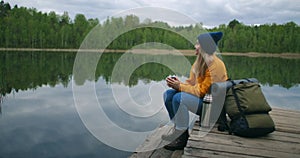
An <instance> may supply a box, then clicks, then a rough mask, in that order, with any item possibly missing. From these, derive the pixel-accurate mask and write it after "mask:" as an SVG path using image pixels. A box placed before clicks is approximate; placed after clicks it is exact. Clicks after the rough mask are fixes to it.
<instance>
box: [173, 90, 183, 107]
mask: <svg viewBox="0 0 300 158" xmlns="http://www.w3.org/2000/svg"><path fill="white" fill-rule="evenodd" d="M181 96H182V92H178V93H176V94H175V95H174V96H173V98H172V103H173V105H179V104H180V102H181Z"/></svg>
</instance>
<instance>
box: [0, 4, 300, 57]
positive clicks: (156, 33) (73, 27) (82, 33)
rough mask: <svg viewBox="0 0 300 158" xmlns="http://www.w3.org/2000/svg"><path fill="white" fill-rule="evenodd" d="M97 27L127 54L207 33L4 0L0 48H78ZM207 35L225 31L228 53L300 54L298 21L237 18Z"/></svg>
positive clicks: (185, 45)
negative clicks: (257, 22)
mask: <svg viewBox="0 0 300 158" xmlns="http://www.w3.org/2000/svg"><path fill="white" fill-rule="evenodd" d="M95 26H97V29H98V30H100V31H102V32H106V34H105V35H103V36H105V37H98V38H101V39H109V40H114V41H113V42H112V43H110V45H109V46H108V47H107V48H108V49H124V50H126V49H130V48H132V47H134V46H135V45H138V44H141V43H145V42H159V43H164V44H167V45H170V46H172V47H174V48H176V49H193V44H194V43H193V41H192V42H191V41H188V40H186V39H195V41H196V37H197V36H198V34H199V33H201V32H203V31H204V30H203V28H202V24H201V23H199V24H196V25H190V26H177V27H171V26H169V25H168V24H167V23H164V22H157V21H154V22H152V21H151V19H145V20H144V21H143V22H140V20H139V18H138V17H136V16H134V15H128V16H126V17H124V18H121V17H119V18H116V17H112V18H107V20H106V21H105V22H104V23H103V24H99V21H98V19H86V17H85V16H84V15H83V14H77V15H76V16H75V19H74V21H72V20H71V19H70V17H69V15H68V12H64V13H63V15H57V14H56V13H55V12H50V13H42V12H39V11H37V10H36V9H34V8H25V7H18V6H14V8H11V7H10V5H9V3H4V1H1V3H0V47H4V48H79V47H80V44H81V43H82V42H83V40H84V38H85V37H86V36H87V35H88V33H89V32H90V31H91V30H92V29H93V28H94V27H95ZM151 26H154V27H151ZM133 27H136V28H137V29H135V30H132V31H129V32H126V33H124V34H122V35H121V36H119V37H117V38H116V39H111V38H109V36H112V35H113V34H114V33H116V32H118V31H116V30H120V32H122V30H125V28H133ZM207 31H222V32H224V37H223V39H222V40H221V41H220V43H219V49H220V50H221V51H223V52H265V53H286V52H290V53H300V45H299V44H298V43H299V42H298V41H300V27H299V25H298V24H296V23H294V22H288V23H286V24H281V25H278V24H264V25H257V26H256V25H255V26H249V25H244V24H243V23H241V22H239V21H238V20H236V19H234V20H232V21H230V22H229V23H228V25H226V24H221V25H219V27H215V28H212V29H208V30H207ZM179 33H180V34H179ZM93 36H96V35H93ZM100 36H101V35H100ZM183 36H184V37H183ZM187 37H188V38H187ZM88 42H89V43H92V42H94V43H95V44H94V45H97V44H98V43H100V44H98V45H101V42H103V43H106V42H107V41H88ZM95 48H97V47H96V46H95Z"/></svg>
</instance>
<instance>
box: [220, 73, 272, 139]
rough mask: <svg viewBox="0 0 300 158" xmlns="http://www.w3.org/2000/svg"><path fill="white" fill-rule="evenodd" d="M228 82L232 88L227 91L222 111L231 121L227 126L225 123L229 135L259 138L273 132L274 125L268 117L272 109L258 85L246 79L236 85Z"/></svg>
mask: <svg viewBox="0 0 300 158" xmlns="http://www.w3.org/2000/svg"><path fill="white" fill-rule="evenodd" d="M256 81H257V80H256ZM228 82H231V85H232V86H231V87H229V88H228V89H227V93H226V98H225V102H224V110H225V112H226V113H227V114H228V116H229V118H230V120H231V121H230V124H229V125H227V121H225V123H226V125H227V127H228V128H229V133H230V134H232V133H233V134H235V135H238V136H244V137H259V136H264V135H266V134H268V133H271V132H273V131H274V130H275V125H274V122H273V120H272V118H271V116H270V115H269V111H271V110H272V109H271V107H270V105H269V104H268V103H267V101H266V99H265V97H264V95H263V93H262V91H261V87H260V85H259V83H257V82H253V81H251V80H247V79H246V81H241V82H238V83H236V82H234V81H228ZM223 118H224V117H223ZM225 118H226V117H225Z"/></svg>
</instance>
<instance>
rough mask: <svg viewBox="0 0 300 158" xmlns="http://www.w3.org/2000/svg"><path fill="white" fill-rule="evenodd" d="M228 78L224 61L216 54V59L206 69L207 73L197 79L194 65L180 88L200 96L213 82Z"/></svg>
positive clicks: (202, 95)
mask: <svg viewBox="0 0 300 158" xmlns="http://www.w3.org/2000/svg"><path fill="white" fill-rule="evenodd" d="M227 78H228V77H227V71H226V67H225V65H224V63H223V61H222V60H220V59H219V58H218V57H217V56H215V55H214V60H213V62H212V63H211V64H210V65H209V67H208V69H207V70H206V71H205V75H204V76H203V77H200V76H199V77H197V80H196V79H195V74H194V72H193V67H192V68H191V71H190V77H189V79H187V80H186V82H185V83H181V84H180V88H179V90H180V91H182V92H186V93H190V94H193V95H196V96H198V97H204V95H205V94H206V93H207V92H208V89H209V87H210V86H211V84H212V83H214V82H224V81H226V80H227Z"/></svg>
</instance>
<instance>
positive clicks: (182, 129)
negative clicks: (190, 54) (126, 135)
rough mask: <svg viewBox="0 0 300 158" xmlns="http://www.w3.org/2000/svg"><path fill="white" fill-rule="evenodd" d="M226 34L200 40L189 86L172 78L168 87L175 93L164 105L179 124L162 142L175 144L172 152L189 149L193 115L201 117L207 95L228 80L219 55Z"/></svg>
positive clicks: (170, 93)
mask: <svg viewBox="0 0 300 158" xmlns="http://www.w3.org/2000/svg"><path fill="white" fill-rule="evenodd" d="M222 36H223V34H222V32H211V33H204V34H200V35H199V36H198V42H197V44H196V45H195V54H196V55H197V58H196V60H195V62H194V64H193V66H192V68H191V71H190V77H189V79H187V80H186V82H185V83H183V82H180V81H179V80H178V78H177V77H173V78H172V77H168V78H167V79H166V82H167V85H168V86H169V87H171V88H172V89H169V90H167V91H166V92H165V93H164V102H165V106H166V109H167V111H168V113H169V117H170V119H171V120H172V121H173V122H174V124H175V127H174V128H175V129H174V131H173V133H171V134H169V135H163V136H162V139H164V140H168V141H172V142H171V143H170V144H169V145H166V146H165V148H166V149H168V150H181V149H183V148H184V147H185V146H186V143H187V140H188V137H189V134H188V124H189V114H188V111H191V112H193V113H195V114H198V115H199V114H200V111H201V109H202V101H203V97H204V95H205V94H206V93H207V92H208V89H209V87H210V86H211V84H212V83H213V82H223V81H226V80H227V72H226V68H225V65H224V63H223V62H222V60H220V59H219V58H218V57H217V56H216V55H215V52H216V50H217V44H218V41H219V40H220V39H221V38H222Z"/></svg>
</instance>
